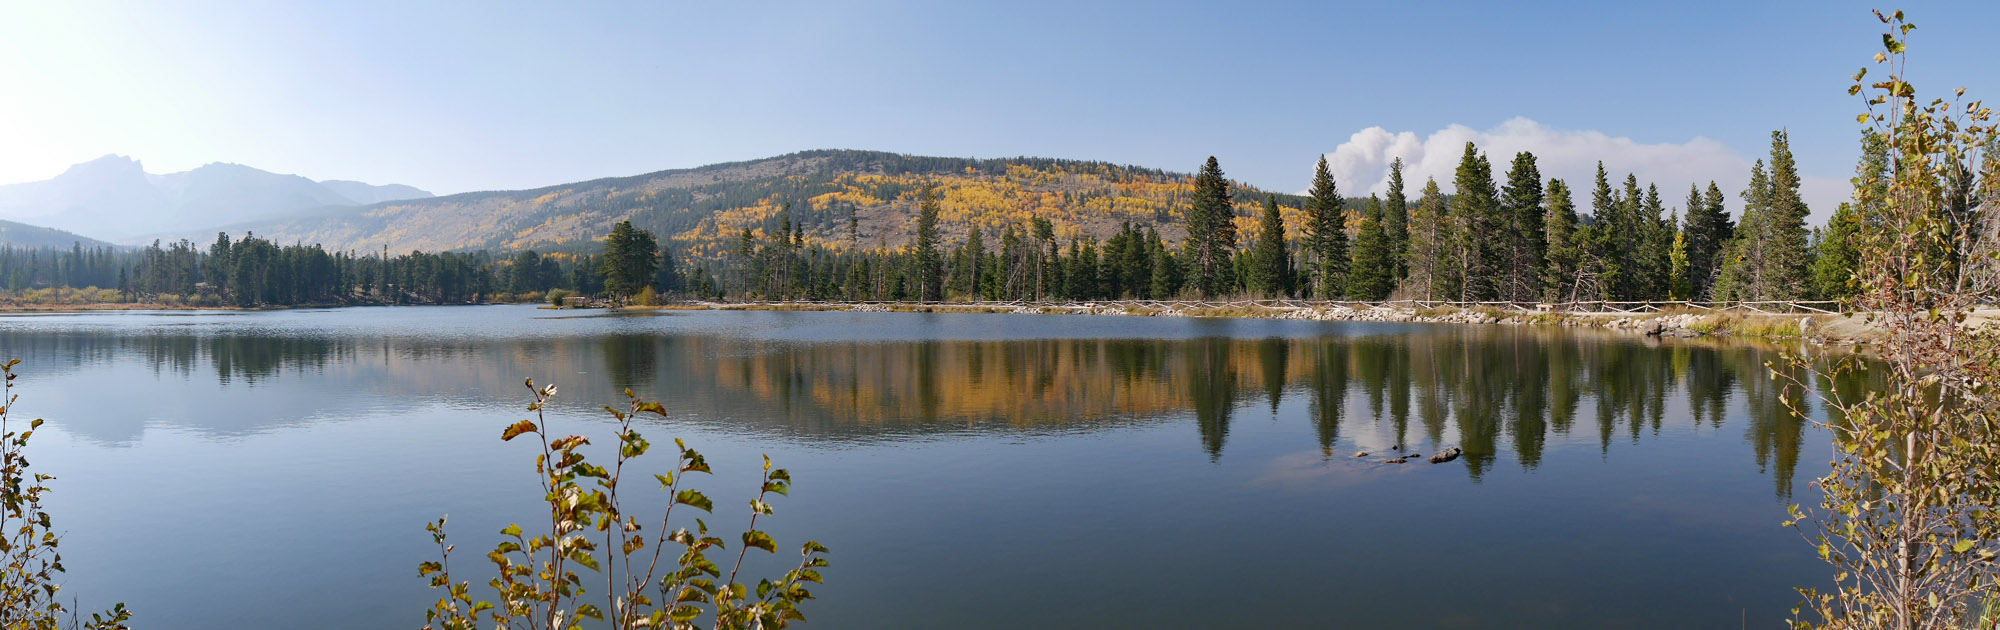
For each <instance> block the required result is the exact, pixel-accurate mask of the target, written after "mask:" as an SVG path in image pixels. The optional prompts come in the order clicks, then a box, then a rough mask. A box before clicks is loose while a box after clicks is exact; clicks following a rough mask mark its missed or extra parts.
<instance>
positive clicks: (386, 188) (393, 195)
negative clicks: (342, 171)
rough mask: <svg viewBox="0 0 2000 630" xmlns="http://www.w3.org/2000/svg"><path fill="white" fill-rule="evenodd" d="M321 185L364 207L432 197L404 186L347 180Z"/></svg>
mask: <svg viewBox="0 0 2000 630" xmlns="http://www.w3.org/2000/svg"><path fill="white" fill-rule="evenodd" d="M319 185H321V186H325V187H327V188H328V189H331V190H332V191H333V192H336V193H339V194H340V196H342V197H346V198H348V199H349V200H352V201H353V202H354V203H356V204H359V205H364V206H365V205H368V204H374V203H382V202H384V201H395V200H397V199H422V198H425V197H430V196H432V195H431V194H430V193H428V192H425V191H423V190H420V189H418V188H417V187H415V186H404V185H402V184H383V185H381V186H377V185H374V184H364V183H361V182H357V181H350V180H345V179H329V180H323V181H321V182H320V183H319Z"/></svg>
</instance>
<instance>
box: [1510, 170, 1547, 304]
mask: <svg viewBox="0 0 2000 630" xmlns="http://www.w3.org/2000/svg"><path fill="white" fill-rule="evenodd" d="M1500 206H1501V212H1502V213H1503V214H1504V216H1505V217H1506V218H1507V225H1506V229H1505V230H1503V232H1502V233H1503V234H1504V236H1505V238H1506V240H1507V243H1506V245H1507V252H1506V253H1507V255H1506V259H1505V264H1506V266H1507V278H1506V282H1505V284H1504V285H1503V286H1502V287H1501V291H1500V296H1501V298H1502V299H1506V300H1514V301H1523V302H1525V301H1532V300H1535V299H1538V298H1540V297H1541V295H1542V290H1541V282H1542V264H1543V262H1544V261H1543V254H1544V250H1545V249H1546V248H1547V247H1548V236H1547V234H1546V233H1545V228H1544V226H1543V221H1542V215H1543V213H1544V210H1543V209H1542V174H1541V172H1540V171H1539V170H1537V169H1536V167H1535V154H1533V153H1529V152H1527V151H1522V152H1520V153H1516V154H1514V163H1513V166H1512V167H1510V168H1509V169H1508V171H1507V186H1506V188H1503V189H1501V191H1500Z"/></svg>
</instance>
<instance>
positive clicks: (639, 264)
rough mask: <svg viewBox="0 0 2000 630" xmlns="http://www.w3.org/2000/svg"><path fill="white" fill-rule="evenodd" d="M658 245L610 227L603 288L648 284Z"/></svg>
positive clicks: (640, 233)
mask: <svg viewBox="0 0 2000 630" xmlns="http://www.w3.org/2000/svg"><path fill="white" fill-rule="evenodd" d="M245 240H246V241H248V240H249V239H247V238H246V239H245ZM659 248H660V245H659V243H658V242H657V241H656V240H654V238H653V233H652V232H648V231H646V230H641V229H638V228H635V227H632V222H631V221H619V222H618V224H617V225H613V226H611V234H610V235H609V236H606V237H604V256H602V257H601V258H600V259H599V260H600V262H599V263H598V267H597V273H598V275H600V276H603V277H604V288H605V290H607V291H609V292H611V294H612V295H614V296H617V297H629V296H631V295H633V294H636V293H638V292H639V291H640V290H641V289H644V288H646V287H647V286H648V285H651V284H652V281H653V272H654V271H655V270H657V269H658V267H659V255H658V252H659ZM244 284H246V285H247V284H249V283H244Z"/></svg>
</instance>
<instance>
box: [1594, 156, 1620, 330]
mask: <svg viewBox="0 0 2000 630" xmlns="http://www.w3.org/2000/svg"><path fill="white" fill-rule="evenodd" d="M1618 206H1619V203H1618V198H1617V196H1616V195H1614V194H1613V193H1612V192H1611V181H1610V179H1609V178H1608V176H1607V174H1606V173H1605V172H1604V163H1603V162H1598V163H1597V185H1596V186H1595V187H1593V188H1592V189H1591V192H1590V218H1591V221H1590V229H1589V233H1590V238H1589V239H1586V240H1587V242H1586V243H1585V245H1584V261H1585V263H1584V264H1585V265H1587V266H1589V267H1590V269H1589V270H1587V271H1586V272H1585V273H1586V274H1588V275H1590V276H1591V277H1592V278H1594V280H1595V284H1596V286H1595V287H1594V288H1595V289H1596V295H1595V297H1596V298H1597V299H1600V300H1610V299H1616V298H1617V294H1616V293H1615V291H1616V290H1617V287H1618V286H1620V284H1621V283H1623V282H1624V281H1625V280H1624V278H1625V275H1626V269H1625V252H1624V251H1620V248H1621V247H1623V246H1624V243H1623V242H1622V239H1621V237H1620V235H1621V234H1623V233H1624V232H1625V231H1626V227H1625V225H1623V223H1624V221H1623V220H1622V219H1623V217H1622V216H1620V214H1621V213H1620V212H1619V211H1618Z"/></svg>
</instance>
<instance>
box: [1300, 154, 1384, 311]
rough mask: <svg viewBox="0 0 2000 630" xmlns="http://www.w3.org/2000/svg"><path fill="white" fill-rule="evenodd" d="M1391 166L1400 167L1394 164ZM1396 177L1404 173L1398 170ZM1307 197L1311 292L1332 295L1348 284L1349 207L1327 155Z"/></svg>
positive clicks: (1315, 295) (1314, 175) (1321, 157)
mask: <svg viewBox="0 0 2000 630" xmlns="http://www.w3.org/2000/svg"><path fill="white" fill-rule="evenodd" d="M1391 168H1392V169H1398V167H1396V166H1393V165H1392V166H1391ZM1394 177H1396V178H1400V177H1401V174H1400V173H1396V174H1395V175H1394ZM1307 194H1308V195H1309V196H1310V199H1308V200H1307V201H1306V225H1305V228H1306V251H1307V253H1308V255H1309V259H1308V261H1307V263H1306V264H1307V265H1308V269H1309V272H1308V274H1307V275H1308V276H1309V277H1310V283H1309V284H1310V288H1311V290H1312V295H1313V297H1315V298H1318V299H1322V300H1325V299H1333V298H1335V297H1338V296H1339V295H1340V294H1342V293H1343V292H1345V291H1346V287H1347V209H1346V207H1345V206H1344V202H1343V201H1342V199H1341V198H1340V188H1339V187H1338V186H1337V185H1336V184H1335V182H1334V181H1333V173H1332V172H1330V171H1328V170H1327V167H1326V156H1324V155H1322V156H1320V158H1319V166H1318V167H1316V168H1315V169H1314V170H1313V183H1312V190H1311V191H1310V192H1308V193H1307Z"/></svg>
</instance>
